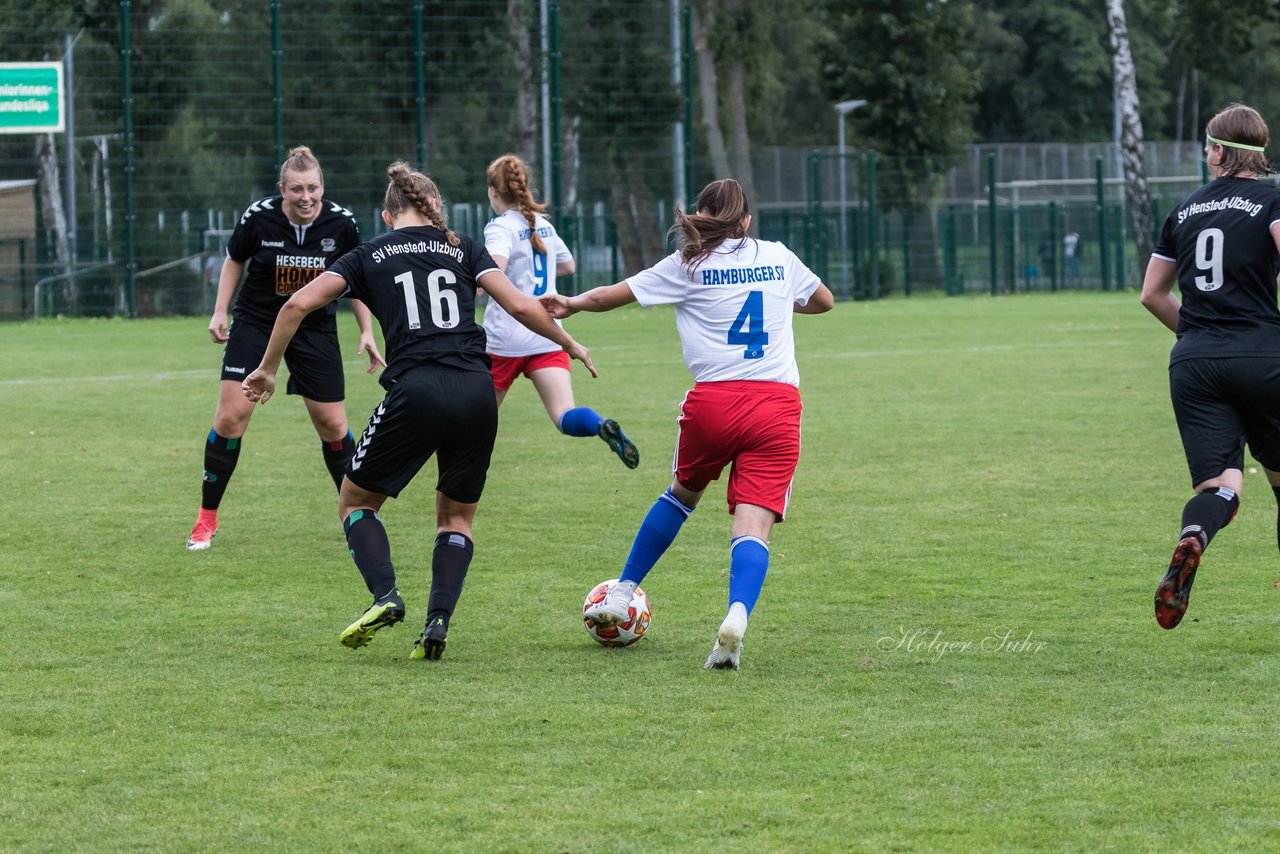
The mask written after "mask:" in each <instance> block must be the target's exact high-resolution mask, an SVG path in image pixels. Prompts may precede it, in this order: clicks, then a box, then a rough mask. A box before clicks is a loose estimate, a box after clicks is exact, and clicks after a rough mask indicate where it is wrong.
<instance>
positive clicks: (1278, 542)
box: [1271, 486, 1280, 549]
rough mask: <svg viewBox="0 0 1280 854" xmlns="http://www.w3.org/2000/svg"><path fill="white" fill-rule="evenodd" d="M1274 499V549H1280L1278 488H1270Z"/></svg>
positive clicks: (1279, 501)
mask: <svg viewBox="0 0 1280 854" xmlns="http://www.w3.org/2000/svg"><path fill="white" fill-rule="evenodd" d="M1271 492H1272V493H1273V494H1274V495H1275V497H1276V548H1278V549H1280V486H1273V487H1271Z"/></svg>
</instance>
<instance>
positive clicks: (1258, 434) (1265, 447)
mask: <svg viewBox="0 0 1280 854" xmlns="http://www.w3.org/2000/svg"><path fill="white" fill-rule="evenodd" d="M1169 394H1170V397H1171V398H1172V399H1173V414H1174V416H1175V417H1176V418H1177V420H1178V432H1179V433H1180V434H1182V448H1183V450H1184V451H1185V452H1186V455H1187V468H1188V469H1189V470H1190V472H1191V485H1192V486H1195V485H1196V484H1197V483H1203V482H1204V481H1206V480H1209V479H1210V478H1214V477H1217V476H1218V475H1220V474H1222V473H1223V472H1224V471H1226V470H1227V469H1232V468H1234V469H1243V468H1244V448H1245V445H1246V443H1247V444H1248V446H1249V452H1250V453H1251V454H1253V457H1254V459H1256V460H1257V461H1258V462H1259V463H1261V464H1262V465H1263V466H1264V467H1266V468H1268V469H1270V470H1272V471H1280V358H1276V357H1274V356H1268V357H1238V358H1225V359H1183V360H1182V361H1179V362H1175V363H1173V364H1172V365H1170V366H1169Z"/></svg>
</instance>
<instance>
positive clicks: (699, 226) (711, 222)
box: [667, 178, 750, 271]
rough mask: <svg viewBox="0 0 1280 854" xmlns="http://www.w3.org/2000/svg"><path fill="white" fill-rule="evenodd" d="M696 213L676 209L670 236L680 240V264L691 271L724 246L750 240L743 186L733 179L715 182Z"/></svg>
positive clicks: (702, 196)
mask: <svg viewBox="0 0 1280 854" xmlns="http://www.w3.org/2000/svg"><path fill="white" fill-rule="evenodd" d="M694 210H695V211H696V213H692V214H687V213H685V212H684V211H682V210H680V209H679V208H676V221H675V223H674V224H673V225H672V226H671V228H670V230H669V231H668V232H667V233H668V234H675V235H677V236H678V237H679V238H680V260H682V261H683V262H684V264H685V266H686V267H688V269H689V270H690V271H692V270H693V269H694V268H695V267H697V266H698V264H699V263H700V262H701V261H702V260H703V259H704V258H706V257H707V256H708V255H710V254H711V253H712V252H714V251H716V249H717V248H719V246H720V244H721V243H724V242H725V241H726V240H730V239H733V238H742V237H746V236H747V232H746V230H745V229H744V228H743V227H742V220H743V218H744V217H745V216H746V215H747V214H748V213H750V210H749V209H748V207H747V196H746V193H744V192H743V191H742V185H741V184H739V183H738V182H737V181H735V180H733V179H732V178H722V179H720V180H719V181H712V182H711V183H710V184H708V185H707V186H705V187H703V188H702V192H700V193H698V198H697V199H696V200H695V201H694Z"/></svg>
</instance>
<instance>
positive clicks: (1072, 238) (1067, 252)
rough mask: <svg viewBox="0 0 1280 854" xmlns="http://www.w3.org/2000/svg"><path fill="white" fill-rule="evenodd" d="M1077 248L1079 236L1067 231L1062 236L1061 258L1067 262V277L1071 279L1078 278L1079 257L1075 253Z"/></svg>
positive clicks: (1078, 246)
mask: <svg viewBox="0 0 1280 854" xmlns="http://www.w3.org/2000/svg"><path fill="white" fill-rule="evenodd" d="M1079 248H1080V235H1079V234H1077V233H1076V232H1074V231H1068V232H1067V233H1066V234H1064V235H1063V236H1062V257H1063V258H1064V259H1066V262H1067V275H1068V276H1070V277H1071V278H1073V279H1078V278H1080V256H1079V254H1078V252H1077V250H1078V249H1079Z"/></svg>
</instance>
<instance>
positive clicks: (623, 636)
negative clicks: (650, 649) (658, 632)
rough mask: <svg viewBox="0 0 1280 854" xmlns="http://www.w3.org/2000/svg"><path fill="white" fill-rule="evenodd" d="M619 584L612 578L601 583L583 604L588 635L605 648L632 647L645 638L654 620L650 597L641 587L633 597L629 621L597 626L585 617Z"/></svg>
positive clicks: (592, 590)
mask: <svg viewBox="0 0 1280 854" xmlns="http://www.w3.org/2000/svg"><path fill="white" fill-rule="evenodd" d="M617 583H618V579H616V578H610V579H609V580H608V581H601V582H600V583H599V584H597V585H596V586H595V587H592V588H591V592H590V593H588V594H587V598H586V599H585V600H584V601H583V603H582V611H583V614H584V616H583V618H582V624H583V625H584V626H586V628H587V634H589V635H591V637H593V638H595V639H596V640H597V641H599V642H600V643H601V644H603V645H605V646H630V645H631V644H633V643H635V642H636V641H638V640H640V638H642V637H644V633H645V632H647V631H648V630H649V620H651V619H652V618H653V615H652V614H651V613H650V611H649V597H648V596H646V595H645V594H644V591H643V590H641V589H640V588H639V587H637V588H636V592H635V594H634V595H632V597H631V607H630V609H629V611H630V613H629V614H628V615H627V619H626V620H624V621H622V622H621V623H618V625H616V626H597V625H596V624H595V623H593V622H591V621H590V620H588V619H587V618H586V616H585V614H586V611H587V609H588V608H590V607H591V606H592V605H596V604H598V603H600V602H603V601H604V597H606V596H608V595H609V590H610V589H611V588H612V587H613V585H615V584H617Z"/></svg>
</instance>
